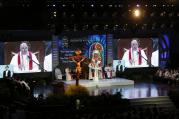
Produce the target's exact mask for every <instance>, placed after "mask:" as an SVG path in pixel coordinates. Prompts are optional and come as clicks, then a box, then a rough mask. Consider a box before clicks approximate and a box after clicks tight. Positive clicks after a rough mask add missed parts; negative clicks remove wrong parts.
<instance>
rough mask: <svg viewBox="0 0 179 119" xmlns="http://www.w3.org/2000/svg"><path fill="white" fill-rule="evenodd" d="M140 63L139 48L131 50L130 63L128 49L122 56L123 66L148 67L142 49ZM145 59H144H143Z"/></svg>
mask: <svg viewBox="0 0 179 119" xmlns="http://www.w3.org/2000/svg"><path fill="white" fill-rule="evenodd" d="M141 56H142V57H141V64H139V50H137V51H133V50H131V60H132V63H130V61H129V50H127V51H126V52H125V53H124V55H123V57H122V60H124V62H125V67H128V68H130V67H148V65H147V61H146V60H147V56H146V54H145V52H144V51H143V50H141ZM145 59H146V60H145Z"/></svg>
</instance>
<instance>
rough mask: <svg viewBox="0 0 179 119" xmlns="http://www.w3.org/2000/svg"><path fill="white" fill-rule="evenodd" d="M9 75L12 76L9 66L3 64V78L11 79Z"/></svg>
mask: <svg viewBox="0 0 179 119" xmlns="http://www.w3.org/2000/svg"><path fill="white" fill-rule="evenodd" d="M11 77H12V73H11V71H10V70H9V66H8V65H6V66H5V70H4V71H3V78H4V79H11Z"/></svg>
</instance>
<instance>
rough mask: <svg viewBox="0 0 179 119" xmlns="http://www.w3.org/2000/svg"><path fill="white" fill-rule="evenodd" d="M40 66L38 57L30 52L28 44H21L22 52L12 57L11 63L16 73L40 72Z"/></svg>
mask: <svg viewBox="0 0 179 119" xmlns="http://www.w3.org/2000/svg"><path fill="white" fill-rule="evenodd" d="M38 64H39V61H38V60H37V57H36V56H35V55H34V54H33V53H32V52H30V51H29V47H28V45H27V43H26V42H22V43H21V44H20V51H19V52H18V53H17V54H15V55H14V56H13V57H12V59H11V62H10V65H12V66H13V71H14V73H28V72H39V71H40V70H39V65H38Z"/></svg>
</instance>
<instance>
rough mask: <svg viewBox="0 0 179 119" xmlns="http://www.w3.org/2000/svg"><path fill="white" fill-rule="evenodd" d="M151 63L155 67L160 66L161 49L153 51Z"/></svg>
mask: <svg viewBox="0 0 179 119" xmlns="http://www.w3.org/2000/svg"><path fill="white" fill-rule="evenodd" d="M151 64H152V65H153V66H155V67H158V66H159V50H156V51H154V52H153V53H152V56H151Z"/></svg>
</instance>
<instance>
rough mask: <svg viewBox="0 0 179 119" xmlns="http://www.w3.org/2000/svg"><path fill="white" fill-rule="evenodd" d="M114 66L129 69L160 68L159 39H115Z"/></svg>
mask: <svg viewBox="0 0 179 119" xmlns="http://www.w3.org/2000/svg"><path fill="white" fill-rule="evenodd" d="M113 65H123V66H124V67H127V68H137V67H149V66H151V67H158V66H159V49H158V38H117V39H114V40H113Z"/></svg>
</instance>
